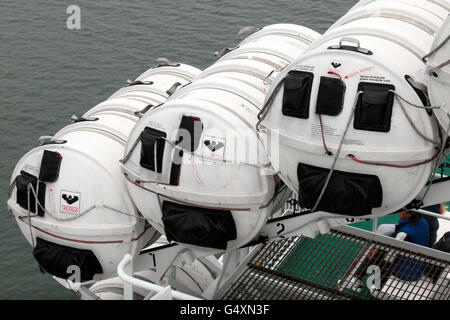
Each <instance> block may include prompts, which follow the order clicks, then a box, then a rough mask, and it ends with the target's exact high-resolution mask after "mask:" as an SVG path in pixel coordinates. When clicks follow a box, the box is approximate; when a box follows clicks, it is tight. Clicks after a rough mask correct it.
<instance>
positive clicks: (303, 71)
mask: <svg viewBox="0 0 450 320" xmlns="http://www.w3.org/2000/svg"><path fill="white" fill-rule="evenodd" d="M449 11H450V2H449V1H442V0H441V1H427V0H423V1H422V0H421V1H419V0H397V1H385V0H378V1H361V2H360V3H358V4H357V5H356V6H355V7H354V8H352V9H351V10H350V11H349V12H348V13H347V14H346V15H345V16H344V17H342V18H341V19H340V20H339V21H338V22H336V23H335V24H334V25H333V26H332V27H331V28H330V29H329V30H328V31H327V32H326V33H325V34H324V35H323V36H321V37H319V38H317V40H316V41H314V42H313V44H312V45H310V46H309V47H308V49H306V51H305V52H304V53H303V54H301V52H300V51H301V50H298V49H297V50H292V48H288V47H287V48H283V47H282V46H281V45H280V44H281V43H283V41H281V40H278V41H275V40H272V39H270V37H269V38H266V33H268V34H270V33H271V32H273V31H275V30H276V29H277V28H279V26H276V27H272V28H265V29H263V30H262V31H259V32H257V33H255V34H254V35H253V36H250V37H249V38H248V39H247V40H245V41H244V42H243V43H242V44H241V45H240V46H239V47H237V48H235V49H231V50H228V51H231V52H228V53H227V54H226V55H225V56H223V57H222V58H221V59H220V60H219V62H217V63H216V64H215V65H213V66H212V67H210V68H209V69H207V70H205V71H204V72H202V74H201V75H200V76H199V77H198V78H197V79H195V80H194V81H193V83H192V84H190V85H189V86H186V87H184V88H182V89H180V90H178V91H177V92H176V93H175V94H174V95H173V96H172V97H171V98H170V99H169V101H168V102H167V103H166V104H165V105H164V106H162V107H160V108H155V109H152V110H150V111H149V112H147V113H146V114H145V116H144V117H143V118H142V119H141V120H140V121H139V123H138V124H137V125H136V127H135V128H134V129H133V131H132V133H131V134H130V138H129V141H128V145H127V148H126V156H125V160H126V161H124V163H123V172H124V174H125V177H126V179H127V181H128V184H127V187H128V190H129V192H130V195H131V197H132V199H133V201H134V202H135V204H136V205H137V206H138V208H139V210H140V211H141V212H142V213H143V215H144V216H145V217H146V218H147V219H148V220H149V221H150V223H151V224H152V225H153V226H154V227H155V228H156V229H157V230H158V231H159V232H160V233H163V234H165V235H166V236H167V238H168V239H169V240H173V241H176V242H178V243H183V244H185V245H188V246H194V247H196V248H197V249H199V248H208V249H221V250H225V249H228V250H229V249H235V248H238V247H240V246H243V245H245V244H246V243H248V242H249V241H251V240H254V238H255V236H256V235H257V234H258V233H259V232H260V230H261V228H262V226H263V225H264V224H265V223H266V221H267V219H268V217H269V216H270V215H271V214H272V213H274V212H275V211H276V210H277V209H279V204H280V203H282V202H283V200H284V199H285V195H286V193H287V192H286V193H285V191H286V190H292V191H295V192H296V193H298V195H299V200H300V205H301V206H302V207H303V208H308V209H311V211H312V212H311V213H310V214H309V215H305V216H304V217H302V219H303V223H304V224H305V225H306V224H308V223H309V222H311V223H315V222H317V221H318V220H322V221H324V220H325V221H326V223H328V224H330V225H333V224H340V223H342V218H343V217H346V218H359V219H367V218H375V217H381V216H384V215H387V214H390V213H392V212H395V211H397V210H399V209H401V208H403V207H406V206H408V205H410V204H411V203H413V202H414V203H416V201H415V200H416V198H417V196H418V195H419V193H421V192H422V191H423V189H424V188H425V186H426V185H427V182H428V181H429V179H430V178H431V177H432V175H434V172H435V171H436V168H437V164H438V163H439V162H441V161H442V155H443V153H444V150H443V146H444V145H445V143H444V142H445V140H446V136H447V135H446V134H444V133H443V132H445V131H446V128H445V125H444V126H443V125H439V124H438V121H437V120H436V116H435V113H437V112H440V111H442V110H435V109H430V108H428V109H426V108H424V106H425V105H427V104H428V101H427V97H426V92H423V91H421V89H423V86H420V84H421V83H422V82H424V81H425V77H424V75H425V72H424V71H425V64H424V62H423V61H422V58H423V57H424V56H425V55H426V54H427V53H428V52H429V51H430V48H431V47H432V43H433V40H434V38H435V35H436V33H437V32H438V30H439V29H440V28H441V27H442V25H443V23H444V21H445V19H446V18H447V16H448V14H449ZM272 30H273V31H272ZM276 32H277V37H280V34H279V33H280V32H279V31H276ZM283 36H286V34H284V35H283ZM305 38H306V39H308V40H310V39H311V37H305V36H300V37H299V38H298V39H297V41H298V40H302V39H305ZM285 39H287V38H286V37H285ZM301 42H302V41H300V43H301ZM294 46H295V44H294ZM303 47H305V46H304V44H303ZM255 48H256V50H255ZM263 50H264V51H263ZM275 51H277V52H276V53H275ZM225 52H227V51H225ZM263 52H264V53H263ZM281 53H284V54H286V53H288V54H289V53H295V54H294V55H296V56H297V57H298V58H297V59H296V60H295V61H293V62H291V63H289V64H284V65H283V64H278V65H277V64H276V61H277V60H280V59H279V58H278V57H279V56H280V54H281ZM289 60H290V59H289V58H287V59H286V62H289ZM269 84H270V85H269ZM261 99H264V102H262V100H261ZM256 113H258V114H257V115H256ZM440 131H441V132H440ZM442 135H445V138H441V136H442ZM273 169H274V170H273ZM274 172H275V173H277V175H274ZM279 178H281V182H280V181H278V179H279ZM285 186H288V188H287V189H285ZM425 194H426V193H425ZM418 200H419V202H420V200H422V201H423V200H425V199H418ZM348 221H351V219H348ZM325 230H326V228H325Z"/></svg>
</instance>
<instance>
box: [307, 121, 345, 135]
mask: <svg viewBox="0 0 450 320" xmlns="http://www.w3.org/2000/svg"><path fill="white" fill-rule="evenodd" d="M311 134H312V135H313V136H318V135H322V126H321V125H320V123H315V122H314V123H313V124H312V126H311ZM323 134H324V135H325V136H335V137H338V136H340V135H341V130H340V129H338V128H335V127H332V126H328V125H327V126H325V125H324V126H323Z"/></svg>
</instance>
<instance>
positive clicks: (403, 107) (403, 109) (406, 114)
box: [395, 94, 440, 146]
mask: <svg viewBox="0 0 450 320" xmlns="http://www.w3.org/2000/svg"><path fill="white" fill-rule="evenodd" d="M395 99H396V100H397V102H398V104H399V105H400V108H401V109H402V111H403V113H404V114H405V117H406V119H407V120H408V122H409V124H410V125H411V126H412V128H413V129H414V131H416V132H417V134H418V135H419V136H421V137H422V138H423V139H424V140H426V141H428V142H430V143H432V144H434V145H435V146H440V143H439V142H436V141H434V140H432V139H430V138H428V137H427V136H425V135H424V134H423V133H421V132H420V131H419V129H417V126H416V125H415V124H414V122H413V121H412V119H411V117H410V116H409V114H408V113H407V112H406V109H405V106H404V105H403V103H402V102H401V100H403V101H406V100H404V99H403V98H401V97H400V96H399V95H397V94H396V95H395ZM406 102H407V101H406ZM407 103H408V102H407Z"/></svg>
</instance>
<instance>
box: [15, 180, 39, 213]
mask: <svg viewBox="0 0 450 320" xmlns="http://www.w3.org/2000/svg"><path fill="white" fill-rule="evenodd" d="M29 184H31V185H32V186H33V189H34V191H35V192H37V195H38V200H39V202H40V204H41V205H42V207H43V208H45V189H46V185H45V183H43V182H39V189H38V188H37V185H38V179H37V178H36V177H35V176H33V175H32V174H29V173H28V172H25V171H21V172H20V175H18V176H17V177H16V188H17V204H18V205H20V206H21V207H22V208H24V209H26V210H28V188H27V186H28V185H29ZM37 207H38V208H37V211H38V213H37V214H38V216H40V217H43V216H44V214H45V211H44V210H43V209H42V208H41V207H40V206H37ZM30 212H31V213H36V198H35V197H34V194H33V191H32V190H31V188H30Z"/></svg>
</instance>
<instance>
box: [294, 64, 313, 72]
mask: <svg viewBox="0 0 450 320" xmlns="http://www.w3.org/2000/svg"><path fill="white" fill-rule="evenodd" d="M294 70H297V71H306V72H314V66H306V65H300V66H296V67H295V69H294Z"/></svg>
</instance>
